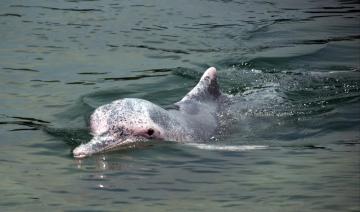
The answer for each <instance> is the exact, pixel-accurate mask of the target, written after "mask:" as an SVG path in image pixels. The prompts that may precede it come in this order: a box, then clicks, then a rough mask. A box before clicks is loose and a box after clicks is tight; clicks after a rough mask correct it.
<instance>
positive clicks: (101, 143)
mask: <svg viewBox="0 0 360 212" xmlns="http://www.w3.org/2000/svg"><path fill="white" fill-rule="evenodd" d="M167 116H169V115H168V114H167V111H166V110H164V109H163V108H161V107H159V106H157V105H155V104H153V103H151V102H149V101H146V100H142V99H133V98H126V99H121V100H117V101H114V102H112V103H110V104H107V105H103V106H101V107H99V108H97V109H96V110H95V111H94V113H93V114H92V115H91V117H90V131H91V132H90V133H91V134H92V135H93V138H92V139H91V141H90V142H88V143H86V144H82V145H80V146H78V147H76V148H75V149H74V150H73V154H74V157H76V158H83V157H86V156H90V155H92V154H95V153H100V152H107V151H111V150H116V149H120V148H124V147H129V146H132V145H134V144H135V143H139V142H146V141H149V140H151V139H156V140H164V139H165V130H164V126H165V127H166V124H165V122H166V118H167ZM159 117H161V118H159Z"/></svg>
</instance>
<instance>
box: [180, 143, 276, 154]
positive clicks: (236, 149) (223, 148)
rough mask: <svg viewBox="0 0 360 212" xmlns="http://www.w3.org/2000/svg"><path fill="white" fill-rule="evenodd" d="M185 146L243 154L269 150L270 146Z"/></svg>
mask: <svg viewBox="0 0 360 212" xmlns="http://www.w3.org/2000/svg"><path fill="white" fill-rule="evenodd" d="M185 145H188V146H192V147H195V148H198V149H204V150H215V151H231V152H242V151H250V150H260V149H267V148H269V146H265V145H214V144H198V143H187V144H185Z"/></svg>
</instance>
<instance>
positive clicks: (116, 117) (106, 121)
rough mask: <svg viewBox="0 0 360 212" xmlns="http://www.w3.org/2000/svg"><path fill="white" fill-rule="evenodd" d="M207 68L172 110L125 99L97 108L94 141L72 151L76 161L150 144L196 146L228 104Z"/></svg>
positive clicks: (214, 126) (92, 122)
mask: <svg viewBox="0 0 360 212" xmlns="http://www.w3.org/2000/svg"><path fill="white" fill-rule="evenodd" d="M227 98H228V97H227V96H226V95H225V94H222V93H221V92H220V90H219V86H218V83H217V76H216V69H215V68H214V67H210V68H208V69H207V70H206V71H205V73H204V74H203V76H202V77H201V79H200V81H199V82H198V84H197V85H196V86H195V87H194V88H193V89H192V90H191V91H190V92H189V93H187V94H186V95H185V96H184V97H183V98H182V99H181V100H180V101H179V102H176V103H175V104H174V107H173V108H172V109H168V110H166V109H164V108H162V107H160V106H158V105H155V104H153V103H151V102H149V101H147V100H143V99H135V98H124V99H120V100H116V101H113V102H111V103H110V104H106V105H103V106H100V107H99V108H97V109H96V110H95V111H94V113H93V114H92V115H91V117H90V131H91V135H93V138H92V139H91V141H90V142H88V143H86V144H81V145H80V146H78V147H76V148H75V149H74V150H73V155H74V157H75V158H83V157H87V156H90V155H92V154H95V153H101V152H107V151H112V150H116V149H120V148H124V147H129V146H133V145H135V144H137V143H141V142H146V141H149V140H165V141H177V142H198V141H206V140H209V139H210V138H211V137H212V136H213V135H214V134H215V131H216V130H217V127H218V125H219V124H218V122H219V120H218V119H219V117H218V114H219V113H218V112H219V111H220V107H221V105H222V104H221V103H223V102H224V101H226V100H227Z"/></svg>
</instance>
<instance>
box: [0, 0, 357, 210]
mask: <svg viewBox="0 0 360 212" xmlns="http://www.w3.org/2000/svg"><path fill="white" fill-rule="evenodd" d="M359 11H360V4H359V2H358V1H355V0H354V1H352V0H349V1H342V0H341V1H335V0H334V1H331V2H327V3H326V4H325V3H324V2H321V1H301V2H294V1H278V0H276V1H272V2H268V1H247V0H242V1H217V0H212V1H196V2H194V1H176V2H168V1H163V0H159V1H154V2H142V1H136V2H134V1H128V2H125V1H121V2H118V1H114V0H105V1H82V0H67V1H42V0H40V1H36V2H28V1H9V0H3V1H1V3H0V38H1V40H2V41H3V42H1V43H0V99H1V101H0V155H1V156H0V162H1V166H0V174H1V176H4V177H2V180H1V181H0V190H1V191H0V192H1V194H3V196H2V198H1V200H0V210H3V211H17V210H19V211H23V210H31V211H44V210H45V211H48V210H53V209H55V208H56V209H59V208H61V210H64V211H67V210H71V211H74V210H75V211H76V210H79V211H80V210H85V211H90V210H100V211H107V210H109V211H112V210H125V211H130V210H134V211H169V210H171V211H174V210H175V211H184V210H185V211H188V210H200V211H203V210H208V211H358V210H359V208H360V206H359V203H358V199H359V190H360V185H359V180H358V179H359V177H360V176H359V173H360V170H359V167H360V166H359V141H360V134H359V131H360V110H359V108H360V106H359V103H360V85H359V82H360V72H359V70H360V61H359V58H360V56H359V39H360V27H359V18H360V13H359ZM209 66H215V67H217V68H218V70H219V74H218V76H219V83H220V86H221V88H222V90H223V91H224V92H225V93H227V94H229V95H233V96H234V98H233V102H232V103H234V104H233V105H232V107H230V109H229V110H225V111H222V113H221V114H220V116H221V122H220V128H219V130H218V133H217V134H216V135H215V136H214V138H213V139H211V140H210V141H209V142H208V143H201V144H196V145H195V144H194V145H192V144H190V145H184V144H177V143H171V142H169V143H167V142H164V143H161V142H155V143H153V144H151V145H148V146H145V147H138V148H133V149H128V150H122V151H118V152H112V153H107V154H99V155H96V156H93V157H90V158H87V159H84V160H75V159H74V158H73V157H72V154H71V150H72V148H74V147H75V146H77V145H79V144H80V143H83V142H86V141H88V140H89V139H90V138H91V136H90V135H89V132H88V129H87V120H88V117H89V115H90V114H91V113H92V111H93V110H94V109H95V108H96V107H98V106H100V105H103V104H106V103H109V102H111V101H113V100H115V99H119V98H124V97H133V98H143V99H147V100H150V101H152V102H154V103H156V104H159V105H161V106H163V107H171V104H172V103H174V102H176V101H178V100H179V99H181V98H182V97H183V96H184V95H185V94H186V93H187V92H188V91H189V90H190V89H191V88H192V87H193V86H194V85H195V84H196V82H197V80H198V79H199V77H200V76H201V74H202V71H203V70H205V69H206V68H207V67H209ZM265 146H266V148H262V147H265ZM245 147H246V148H245ZM255 147H256V148H255ZM257 147H261V148H257ZM244 148H245V149H246V150H244ZM249 148H250V149H251V150H249ZM254 148H255V149H254Z"/></svg>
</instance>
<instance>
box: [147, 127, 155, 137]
mask: <svg viewBox="0 0 360 212" xmlns="http://www.w3.org/2000/svg"><path fill="white" fill-rule="evenodd" d="M147 134H148V135H149V136H152V135H153V134H154V130H153V129H151V128H150V129H148V131H147Z"/></svg>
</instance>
